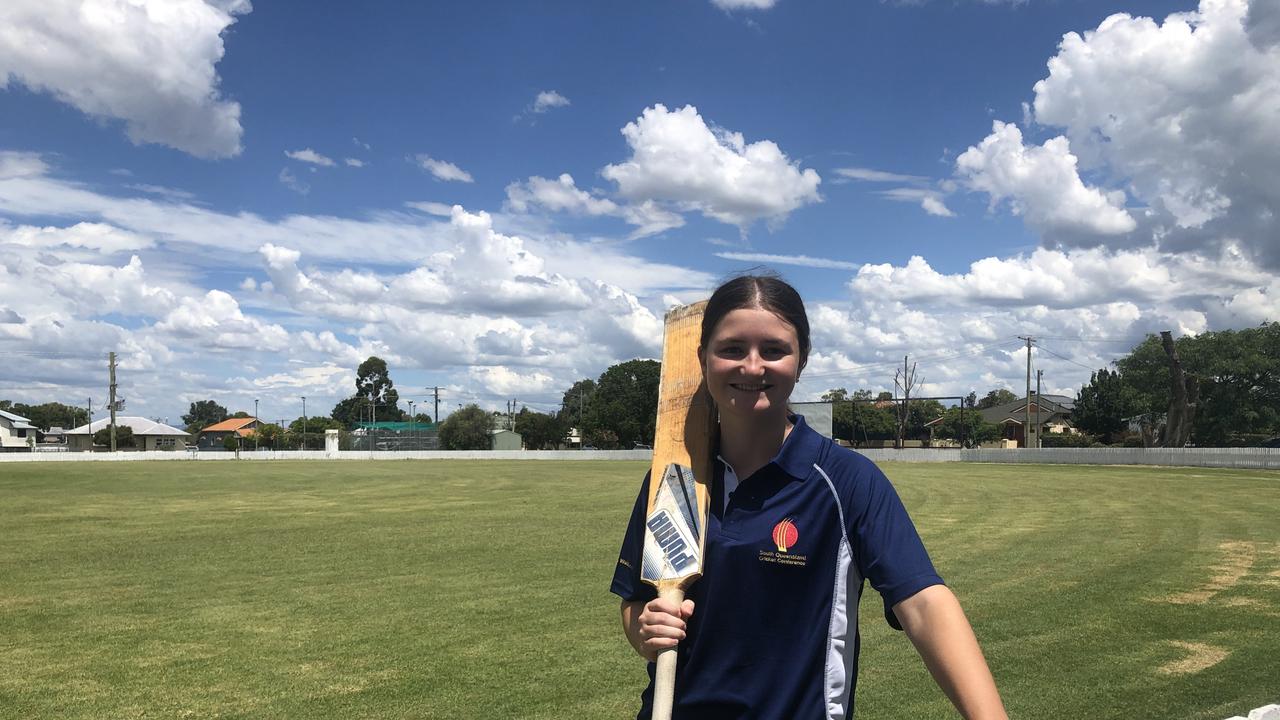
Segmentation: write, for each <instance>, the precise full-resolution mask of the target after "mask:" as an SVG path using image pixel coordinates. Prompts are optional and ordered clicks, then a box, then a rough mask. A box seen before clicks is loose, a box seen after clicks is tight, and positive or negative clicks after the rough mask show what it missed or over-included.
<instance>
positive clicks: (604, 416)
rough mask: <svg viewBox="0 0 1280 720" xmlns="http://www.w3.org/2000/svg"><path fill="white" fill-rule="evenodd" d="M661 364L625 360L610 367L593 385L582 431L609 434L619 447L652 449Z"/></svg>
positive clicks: (648, 361) (650, 361) (653, 361)
mask: <svg viewBox="0 0 1280 720" xmlns="http://www.w3.org/2000/svg"><path fill="white" fill-rule="evenodd" d="M661 376H662V363H660V362H657V361H655V360H628V361H627V362H624V363H619V364H617V365H613V366H611V367H610V368H609V369H607V370H605V371H604V372H603V373H601V374H600V379H599V381H597V382H596V392H595V400H594V401H593V402H592V404H591V411H590V412H589V413H587V415H586V416H585V417H584V418H583V426H584V427H583V430H584V431H585V432H587V433H590V432H591V431H593V430H608V431H611V432H613V433H614V434H615V435H616V436H617V444H618V445H619V446H620V447H624V448H626V447H631V446H632V445H634V444H635V443H637V442H639V443H644V444H646V445H653V436H654V432H655V428H654V422H655V419H656V417H657V414H658V382H659V380H660V378H661Z"/></svg>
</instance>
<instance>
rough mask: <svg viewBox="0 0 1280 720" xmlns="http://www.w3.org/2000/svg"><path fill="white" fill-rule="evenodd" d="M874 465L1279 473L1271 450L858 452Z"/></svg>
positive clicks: (1277, 455)
mask: <svg viewBox="0 0 1280 720" xmlns="http://www.w3.org/2000/svg"><path fill="white" fill-rule="evenodd" d="M858 452H860V453H862V454H863V455H866V456H867V457H869V458H871V459H872V460H874V461H876V462H893V461H897V462H985V463H1040V464H1052V465H1162V466H1171V467H1223V468H1239V469H1262V470H1280V449H1273V448H1041V449H1038V450H1036V449H1011V450H1000V449H994V448H992V449H986V448H979V449H974V450H936V449H920V448H917V449H905V450H859V451H858Z"/></svg>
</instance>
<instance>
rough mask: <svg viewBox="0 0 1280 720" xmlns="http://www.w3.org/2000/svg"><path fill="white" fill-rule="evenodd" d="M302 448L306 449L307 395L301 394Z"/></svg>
mask: <svg viewBox="0 0 1280 720" xmlns="http://www.w3.org/2000/svg"><path fill="white" fill-rule="evenodd" d="M302 449H303V450H306V449H307V396H306V395H303V396H302Z"/></svg>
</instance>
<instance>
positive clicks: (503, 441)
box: [489, 428, 524, 450]
mask: <svg viewBox="0 0 1280 720" xmlns="http://www.w3.org/2000/svg"><path fill="white" fill-rule="evenodd" d="M489 440H490V446H489V449H491V450H523V449H524V438H523V437H521V436H520V433H518V432H516V431H515V430H503V429H501V428H500V429H498V430H494V431H492V432H490V434H489Z"/></svg>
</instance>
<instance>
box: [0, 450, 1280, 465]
mask: <svg viewBox="0 0 1280 720" xmlns="http://www.w3.org/2000/svg"><path fill="white" fill-rule="evenodd" d="M858 452H860V453H862V454H863V455H866V456H867V457H869V458H871V459H872V460H874V461H876V462H984V463H1045V464H1068V465H1160V466H1174V467H1222V468H1238V469H1260V470H1280V449H1272V448H1178V449H1172V448H1043V449H1040V450H1030V449H1027V450H1021V449H1018V450H998V449H976V450H955V449H931V448H908V449H904V450H879V449H866V450H859V451H858ZM652 457H653V451H651V450H403V451H400V450H392V451H378V452H373V453H371V452H369V451H367V450H343V451H334V452H328V451H324V450H279V451H277V450H259V451H257V452H253V451H245V452H241V453H240V454H239V457H238V458H237V456H236V454H235V453H231V452H190V451H187V452H183V451H181V450H178V451H173V452H161V451H152V452H117V453H109V452H103V453H88V452H65V453H44V452H37V453H31V452H12V453H0V463H3V462H79V461H86V460H87V461H130V460H170V461H183V460H185V461H192V460H195V461H213V460H223V461H229V460H236V459H240V460H643V461H648V460H650V459H652Z"/></svg>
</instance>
